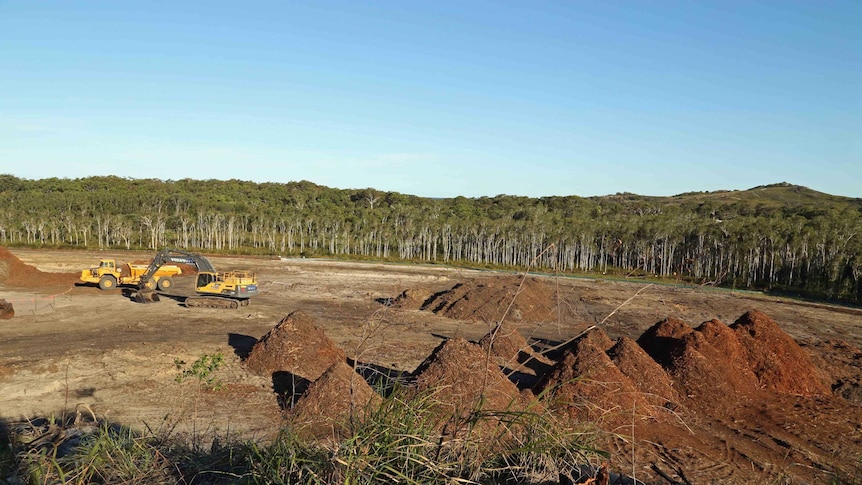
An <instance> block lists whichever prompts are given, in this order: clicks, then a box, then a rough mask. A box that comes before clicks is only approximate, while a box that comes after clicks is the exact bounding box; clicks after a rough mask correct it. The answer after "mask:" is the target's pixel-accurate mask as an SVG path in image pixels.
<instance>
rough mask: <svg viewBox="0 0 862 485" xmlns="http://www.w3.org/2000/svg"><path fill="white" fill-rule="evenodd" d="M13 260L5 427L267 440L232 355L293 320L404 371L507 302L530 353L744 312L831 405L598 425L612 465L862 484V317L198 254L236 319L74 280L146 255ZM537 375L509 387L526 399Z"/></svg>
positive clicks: (182, 288) (483, 327)
mask: <svg viewBox="0 0 862 485" xmlns="http://www.w3.org/2000/svg"><path fill="white" fill-rule="evenodd" d="M9 253H10V254H11V255H12V256H14V259H16V260H17V261H15V260H12V259H10V258H6V259H4V260H0V299H5V300H7V301H9V302H12V303H13V305H14V309H15V316H14V318H11V319H8V320H0V419H5V420H20V419H22V418H28V417H33V416H46V415H51V414H61V413H69V412H76V411H79V412H87V413H89V412H90V411H92V412H93V413H94V414H96V415H97V416H99V417H106V418H107V419H109V420H111V421H114V422H119V423H123V424H128V425H131V426H133V427H136V428H150V429H152V430H154V431H172V432H177V433H180V432H182V433H188V434H189V435H191V436H204V435H207V434H210V435H211V434H212V433H218V434H219V435H221V436H225V435H228V436H230V437H243V438H259V439H267V438H269V437H271V436H273V435H274V434H275V433H276V432H277V429H278V427H279V426H280V425H281V423H282V419H283V418H282V408H281V406H280V403H279V400H278V399H277V396H276V394H275V392H274V386H275V387H276V388H277V387H278V383H274V382H273V380H274V378H273V377H261V376H258V375H254V374H252V373H250V372H248V371H247V370H246V368H245V366H244V365H243V363H242V359H243V358H244V357H245V356H247V355H248V352H249V351H250V350H251V348H252V345H253V344H254V343H255V342H256V341H257V340H258V339H259V338H261V337H262V336H263V335H265V334H266V333H267V332H269V331H270V330H272V328H273V326H274V325H276V324H277V323H278V322H280V321H281V320H282V319H283V318H284V317H285V316H286V315H288V314H290V313H292V312H294V311H296V310H301V311H303V312H304V313H305V314H307V315H309V316H310V317H311V318H312V319H313V320H314V322H316V324H317V325H318V326H319V327H320V328H321V329H323V331H324V332H325V333H326V335H327V336H328V337H329V338H330V339H331V340H332V341H333V342H334V343H335V345H336V346H337V347H339V348H341V349H342V350H343V351H344V352H345V354H346V355H347V357H348V358H350V359H354V360H356V361H358V362H360V363H361V364H363V365H367V366H368V367H371V368H375V369H382V370H388V369H391V370H396V371H407V372H410V371H413V370H414V369H415V368H416V367H417V366H419V365H420V364H421V363H422V362H423V361H424V360H425V359H426V358H428V357H429V355H430V354H431V353H432V352H433V350H434V349H435V348H436V347H437V346H438V345H439V344H440V343H441V342H442V341H444V340H445V339H447V338H452V337H462V338H463V339H466V340H468V341H471V342H478V341H479V340H480V339H482V337H483V336H485V335H486V334H488V333H489V331H490V330H492V329H493V328H494V326H495V324H496V323H497V321H498V320H499V319H500V318H503V317H502V316H503V314H504V310H505V309H506V308H508V312H505V319H506V321H507V323H508V324H510V325H511V326H512V327H513V328H515V329H517V330H518V332H519V333H520V334H521V335H523V336H524V337H525V338H526V339H527V341H529V342H530V343H531V344H533V345H534V348H536V349H538V350H541V349H543V348H545V349H547V348H550V347H554V346H556V345H557V344H559V343H561V342H565V341H567V340H569V339H571V338H573V337H576V336H577V335H579V334H580V333H581V332H583V331H584V330H585V329H587V328H589V327H591V326H598V327H599V328H600V329H601V330H603V331H604V333H606V334H607V336H608V337H610V339H617V338H619V337H628V338H629V339H633V340H637V339H638V338H639V337H640V336H641V335H643V334H644V332H645V331H646V330H647V329H650V328H651V327H653V326H654V325H655V324H656V323H657V322H659V321H662V320H664V319H666V318H669V317H670V318H675V319H680V320H682V321H684V322H686V323H687V324H688V325H690V326H692V327H697V326H698V325H700V324H701V323H702V322H706V321H709V320H713V319H716V320H720V321H721V322H724V323H726V324H731V323H733V322H735V321H736V320H737V319H739V318H740V316H742V315H743V314H745V313H746V312H748V311H749V310H753V309H756V310H759V311H760V312H762V313H763V314H765V315H767V316H768V317H770V318H771V319H772V320H774V321H775V322H776V323H777V324H778V326H779V327H780V329H781V330H783V331H784V332H786V333H787V334H789V335H790V336H791V337H792V338H793V339H794V340H795V341H796V342H797V343H798V344H799V345H800V346H801V347H802V349H803V350H804V352H805V353H806V354H807V355H808V356H809V357H810V359H811V361H812V362H813V364H814V366H815V367H816V372H817V378H818V379H819V380H820V382H821V383H822V385H823V387H824V389H827V392H826V394H825V395H822V396H815V397H811V396H802V395H793V394H792V393H791V394H780V395H777V394H776V395H773V394H768V393H761V394H757V396H754V397H752V396H744V397H738V396H734V395H728V396H722V397H721V399H722V400H723V401H725V402H722V403H720V404H721V406H716V407H715V409H718V408H719V407H720V408H721V409H722V411H721V412H718V411H716V412H711V411H710V409H712V404H719V403H711V402H695V401H694V400H695V399H696V397H693V396H683V397H681V398H680V399H681V402H680V405H681V408H679V409H678V410H677V411H676V415H677V416H678V420H677V421H676V422H674V423H671V424H666V423H663V422H648V423H634V422H632V425H631V426H628V427H622V426H619V425H618V426H616V427H615V428H614V429H612V430H610V431H613V432H614V433H615V435H616V438H615V439H612V440H610V441H609V446H610V449H609V451H610V452H611V453H612V458H611V464H612V466H613V467H614V468H616V469H617V470H620V471H622V472H623V473H628V474H629V475H632V474H634V475H636V476H638V477H639V478H641V479H644V480H648V481H650V482H655V483H667V481H666V480H665V479H664V478H662V477H661V475H660V474H659V473H658V472H656V469H659V470H662V472H664V473H666V474H667V475H669V476H672V477H674V479H676V480H678V481H680V482H682V483H685V481H686V480H688V481H690V482H691V483H710V482H714V483H755V482H757V481H766V482H773V483H783V482H786V483H825V482H827V481H828V480H830V479H831V478H832V477H834V476H836V474H837V475H840V476H841V477H842V479H843V480H845V481H850V482H852V481H853V480H862V470H860V469H862V408H860V403H862V391H860V385H862V352H860V351H859V350H858V349H859V348H862V329H860V326H862V311H860V309H858V308H846V307H838V306H832V305H824V304H815V303H808V302H796V301H791V300H788V299H783V298H777V297H771V296H766V295H761V294H755V293H748V292H730V291H721V290H714V289H708V288H682V287H673V286H664V285H658V284H648V283H644V282H619V281H606V280H594V279H574V278H558V277H545V276H542V277H539V276H535V277H533V276H531V277H529V278H528V279H527V280H526V281H528V282H531V283H530V284H529V285H521V284H520V281H521V280H520V278H519V277H518V276H517V275H512V274H509V273H493V272H480V271H469V270H460V269H451V268H443V267H435V266H411V265H390V264H371V263H346V262H336V261H324V260H308V259H279V258H234V257H210V260H211V261H212V262H213V263H214V265H215V266H216V267H217V268H218V269H219V270H221V271H226V270H233V269H248V270H252V271H255V272H256V273H257V275H258V280H259V282H260V290H261V294H260V296H258V297H256V298H254V299H253V300H252V302H251V304H250V305H249V306H247V307H242V308H240V309H238V310H215V309H195V308H185V307H184V306H183V305H182V296H183V295H188V294H191V290H192V284H191V283H192V278H178V279H176V280H175V283H176V285H175V287H174V289H173V290H172V292H171V295H163V296H162V298H161V301H160V302H158V303H155V304H149V305H144V304H139V303H135V302H133V301H132V300H131V299H130V298H129V297H128V296H127V294H126V292H124V291H123V290H122V289H118V290H111V291H101V290H99V289H98V288H97V287H94V286H80V285H77V284H76V281H77V278H78V275H79V274H80V270H81V269H83V268H87V267H91V266H96V265H97V264H98V261H99V259H100V258H109V257H110V258H116V259H118V260H119V261H125V262H132V261H146V260H148V259H149V258H151V257H152V254H151V253H129V252H98V251H88V252H80V251H53V250H18V249H14V250H10V251H9ZM459 284H460V285H461V286H458V285H459ZM491 290H493V291H491ZM405 292H406V293H405ZM467 302H469V304H468V303H467ZM511 302H514V305H512V306H511V308H510V307H509V303H511ZM483 303H484V305H483ZM495 309H496V310H495ZM565 348H566V347H562V348H561V349H560V351H562V350H565ZM218 352H220V353H222V354H224V355H225V357H226V361H227V362H226V365H225V366H224V367H223V368H222V369H220V370H219V371H218V372H217V377H218V378H219V379H220V380H221V381H222V382H223V383H225V384H226V387H225V389H223V390H221V391H217V392H206V391H202V390H201V389H199V388H198V387H197V386H196V385H195V384H194V383H193V382H192V383H190V382H184V383H179V382H177V380H176V377H177V375H178V373H179V370H178V366H177V362H178V361H182V362H185V363H187V364H188V363H191V362H193V361H194V360H195V359H197V358H199V357H200V356H202V355H204V354H214V353H218ZM557 354H559V352H558V353H557ZM556 357H557V358H559V355H557V356H556ZM551 363H552V362H551ZM522 370H523V369H522ZM540 377H541V376H540V375H535V372H534V374H533V375H531V374H530V373H529V372H524V373H521V374H513V376H512V378H513V379H515V380H516V381H517V382H518V384H519V385H520V386H521V387H522V388H523V387H529V386H532V385H533V384H535V383H536V382H537V381H538V380H539V378H540ZM674 385H676V386H679V385H680V384H679V383H676V382H675V383H674ZM677 390H679V389H677ZM282 404H283V403H282ZM725 408H729V409H730V411H728V410H727V409H725ZM752 480H754V482H753V481H752Z"/></svg>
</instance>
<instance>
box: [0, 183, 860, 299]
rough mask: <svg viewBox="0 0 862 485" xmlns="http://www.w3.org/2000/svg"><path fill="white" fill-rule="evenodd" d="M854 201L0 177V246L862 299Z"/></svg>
mask: <svg viewBox="0 0 862 485" xmlns="http://www.w3.org/2000/svg"><path fill="white" fill-rule="evenodd" d="M860 232H862V199H851V198H846V197H839V196H833V195H828V194H824V193H820V192H816V191H813V190H810V189H808V188H805V187H801V186H795V185H790V184H785V183H782V184H775V185H769V186H761V187H755V188H753V189H750V190H745V191H720V192H700V193H686V194H680V195H677V196H673V197H646V196H639V195H635V194H628V193H622V194H615V195H608V196H603V197H589V198H582V197H575V196H568V197H541V198H528V197H517V196H508V195H499V196H496V197H481V198H465V197H455V198H446V199H432V198H422V197H416V196H411V195H405V194H400V193H397V192H382V191H378V190H375V189H371V188H369V189H350V190H341V189H332V188H327V187H323V186H319V185H316V184H313V183H311V182H305V181H303V182H290V183H286V184H282V183H254V182H246V181H240V180H228V181H222V180H191V179H183V180H176V181H171V180H168V181H162V180H157V179H128V178H121V177H87V178H80V179H58V178H46V179H40V180H27V179H20V178H17V177H14V176H11V175H0V245H7V246H28V247H74V248H124V249H157V248H162V247H177V248H182V249H187V250H193V251H201V252H214V253H245V254H270V255H282V256H289V255H307V256H337V257H351V258H366V259H379V260H403V261H416V262H440V263H455V264H469V265H476V266H493V267H510V268H517V269H525V268H529V269H531V270H536V271H547V272H560V273H599V274H607V275H622V276H627V277H649V278H663V279H671V280H678V281H682V282H686V283H693V284H702V285H703V284H709V285H721V286H727V287H736V288H753V289H771V290H782V291H792V292H798V293H801V294H805V295H810V296H818V297H826V298H831V299H842V300H845V301H850V302H855V303H862V286H860V281H859V280H860V277H862V234H860Z"/></svg>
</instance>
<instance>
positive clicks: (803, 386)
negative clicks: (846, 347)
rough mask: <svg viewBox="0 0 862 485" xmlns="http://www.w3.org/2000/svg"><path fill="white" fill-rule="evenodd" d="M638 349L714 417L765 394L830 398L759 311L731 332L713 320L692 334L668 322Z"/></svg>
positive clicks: (803, 357)
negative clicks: (764, 392)
mask: <svg viewBox="0 0 862 485" xmlns="http://www.w3.org/2000/svg"><path fill="white" fill-rule="evenodd" d="M638 344H639V345H640V346H641V347H642V348H643V349H644V350H646V351H647V353H649V355H650V356H651V357H652V358H653V359H654V360H655V361H656V362H658V363H660V364H661V365H662V366H663V367H664V368H665V369H666V370H667V372H668V373H669V374H670V375H671V376H672V378H673V380H674V381H675V383H676V384H677V386H678V388H679V389H680V391H681V392H683V393H684V394H685V396H687V398H688V402H689V403H690V404H692V405H693V406H694V407H698V408H700V409H702V410H706V411H708V413H709V414H711V415H726V414H727V413H728V412H730V411H732V410H733V409H734V408H736V407H738V406H739V405H740V402H741V401H745V400H747V399H751V398H753V397H755V394H756V393H757V392H759V391H760V390H762V389H765V390H769V391H772V392H776V393H780V394H794V395H806V396H813V395H822V394H825V393H826V389H825V387H824V386H823V383H822V382H821V381H820V379H819V377H820V375H821V374H820V373H819V371H818V370H817V369H816V368H815V367H814V365H813V364H812V362H811V359H810V358H809V357H808V356H807V354H805V351H804V350H802V348H801V347H799V345H798V344H797V343H796V342H795V341H794V340H793V339H792V338H791V337H790V336H789V335H787V334H786V333H784V331H782V330H781V329H780V328H779V327H778V325H777V324H776V323H775V322H774V321H773V320H772V319H770V318H769V317H767V316H766V315H764V314H763V313H760V312H757V311H751V312H748V313H746V314H745V315H743V316H742V317H740V318H739V319H738V320H737V321H736V323H734V324H733V325H732V326H727V325H725V324H724V323H722V322H720V321H718V320H710V321H707V322H704V323H703V324H702V325H700V326H699V327H698V328H697V329H692V328H691V327H689V326H688V324H686V323H685V322H683V321H681V320H677V319H666V320H663V321H661V322H658V323H657V324H655V325H654V326H653V327H651V328H650V329H649V330H647V331H646V332H644V333H643V334H642V335H641V337H640V338H639V339H638ZM757 399H760V397H757Z"/></svg>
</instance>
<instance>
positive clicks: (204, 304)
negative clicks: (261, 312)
mask: <svg viewBox="0 0 862 485" xmlns="http://www.w3.org/2000/svg"><path fill="white" fill-rule="evenodd" d="M185 304H186V306H187V307H189V308H224V309H235V308H239V307H241V306H247V305H248V300H247V299H246V300H234V299H231V298H219V297H217V296H190V297H188V298H186V301H185Z"/></svg>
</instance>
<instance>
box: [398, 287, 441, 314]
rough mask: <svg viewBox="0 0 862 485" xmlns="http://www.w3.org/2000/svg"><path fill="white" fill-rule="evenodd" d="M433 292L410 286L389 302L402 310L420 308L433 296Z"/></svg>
mask: <svg viewBox="0 0 862 485" xmlns="http://www.w3.org/2000/svg"><path fill="white" fill-rule="evenodd" d="M432 294H433V293H431V291H429V290H426V289H423V288H410V289H407V290H404V291H402V292H401V294H400V295H398V296H396V297H395V298H393V299H392V300H390V301H388V302H387V304H388V305H389V306H392V307H395V308H400V309H402V310H419V309H420V308H422V305H424V304H425V302H426V301H428V299H429V298H431V296H432Z"/></svg>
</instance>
